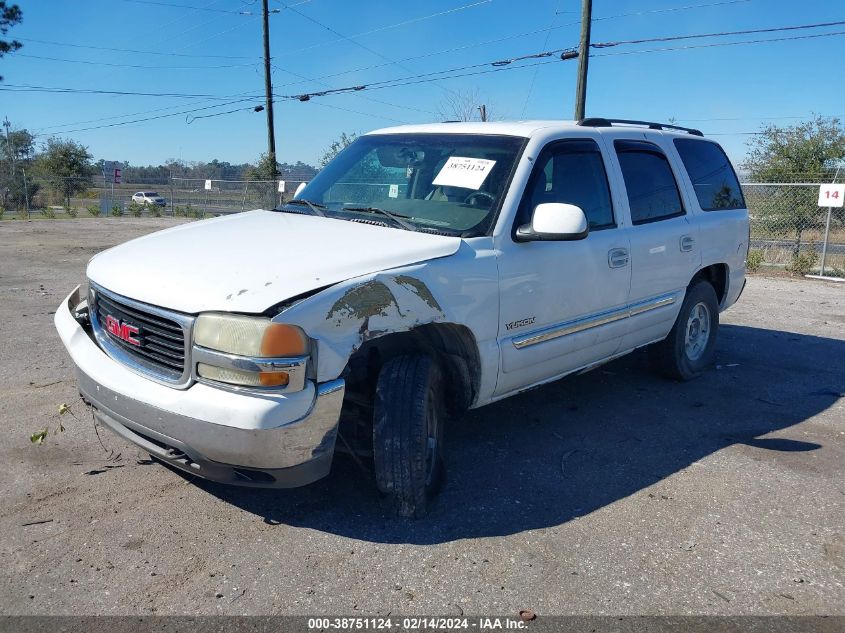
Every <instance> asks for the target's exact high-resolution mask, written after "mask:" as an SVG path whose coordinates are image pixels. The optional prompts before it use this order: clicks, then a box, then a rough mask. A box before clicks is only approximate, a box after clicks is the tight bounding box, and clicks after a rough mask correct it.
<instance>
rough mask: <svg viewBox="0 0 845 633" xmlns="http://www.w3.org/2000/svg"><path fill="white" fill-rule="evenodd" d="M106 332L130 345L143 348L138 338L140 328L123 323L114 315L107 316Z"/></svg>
mask: <svg viewBox="0 0 845 633" xmlns="http://www.w3.org/2000/svg"><path fill="white" fill-rule="evenodd" d="M106 330H107V331H108V333H109V334H111V335H112V336H116V337H117V338H119V339H120V340H121V341H126V342H127V343H129V344H130V345H137V346H138V347H141V340H140V339H139V338H136V337H137V335H138V328H137V327H135V326H134V325H129V324H128V323H125V322H124V323H121V322H120V321H118V320H117V319H115V318H114V317H113V316H112V315H110V314H108V315H106Z"/></svg>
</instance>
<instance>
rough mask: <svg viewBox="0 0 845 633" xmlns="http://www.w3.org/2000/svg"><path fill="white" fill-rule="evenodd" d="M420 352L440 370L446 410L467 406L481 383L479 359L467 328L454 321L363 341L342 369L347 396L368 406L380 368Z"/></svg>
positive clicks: (474, 343) (450, 410)
mask: <svg viewBox="0 0 845 633" xmlns="http://www.w3.org/2000/svg"><path fill="white" fill-rule="evenodd" d="M419 353H424V354H429V355H430V356H432V357H433V358H434V359H435V360H436V361H437V362H438V363H439V365H440V367H441V370H442V371H443V374H444V378H445V381H444V382H445V383H446V384H445V387H446V394H445V395H446V407H447V410H448V411H449V412H450V413H451V414H459V413H460V412H462V411H464V410H466V409H467V408H469V407H470V406H471V405H472V403H473V402H474V401H475V399H476V397H477V396H478V392H479V389H480V386H481V358H480V355H479V352H478V345H477V344H476V341H475V337H474V336H473V334H472V332H471V331H470V329H469V328H467V327H466V326H463V325H459V324H456V323H428V324H425V325H420V326H418V327H415V328H414V329H412V330H409V331H407V332H397V333H392V334H385V335H383V336H379V337H378V338H374V339H370V340H368V341H366V342H364V344H363V345H361V347H360V348H359V349H357V350H356V351H355V353H354V354H352V356H351V357H350V358H349V362H348V363H347V365H346V368H345V369H344V372H343V377H344V378H345V380H346V384H347V388H346V393H347V394H348V396H349V399H350V400H351V401H352V402H353V403H355V404H357V405H359V406H365V407H366V406H371V404H372V401H373V397H374V394H375V385H376V382H377V381H378V375H379V372H380V370H381V367H382V366H383V365H384V364H385V363H386V362H388V361H389V360H391V359H392V358H396V357H397V356H402V355H407V354H419Z"/></svg>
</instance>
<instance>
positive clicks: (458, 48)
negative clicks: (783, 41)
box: [280, 0, 751, 87]
mask: <svg viewBox="0 0 845 633" xmlns="http://www.w3.org/2000/svg"><path fill="white" fill-rule="evenodd" d="M750 1H751V0H722V1H721V2H709V3H704V4H692V5H685V6H681V7H670V8H667V9H651V10H648V11H637V12H633V13H618V14H615V15H608V16H603V17H598V18H593V22H597V21H600V20H614V19H617V18H625V17H631V16H638V15H646V14H652V13H671V12H677V11H686V10H690V9H702V8H708V7H715V6H721V5H730V4H740V3H745V2H750ZM579 24H581V22H569V23H567V24H560V25H558V26H553V27H548V28H543V29H536V30H534V31H525V32H522V33H515V34H512V35H506V36H504V37H499V38H495V39H491V40H482V41H480V42H474V43H472V44H464V45H462V46H455V47H452V48H446V49H441V50H438V51H431V52H428V53H423V54H422V55H414V56H411V57H404V58H402V59H399V60H397V61H398V62H409V61H417V60H420V59H427V58H429V57H436V56H438V55H445V54H447V53H456V52H459V51H463V50H467V49H470V48H476V47H478V46H487V45H489V44H499V43H501V42H506V41H508V40H512V39H518V38H521V37H528V36H531V35H539V34H542V33H550V32H551V31H555V30H557V29H562V28H565V27H567V26H575V25H579ZM352 37H355V36H352ZM320 45H322V44H320ZM309 48H310V47H309ZM301 50H307V49H297V50H296V51H291V52H297V51H301ZM392 65H393V63H392V62H391V63H386V64H374V65H370V66H363V67H359V68H353V69H351V70H344V71H340V72H336V73H331V74H329V75H321V76H319V77H317V78H316V79H317V80H319V79H332V78H334V77H340V76H342V75H349V74H352V73H357V72H363V71H367V70H374V69H376V68H384V67H385V66H392ZM298 83H303V82H295V83H289V84H285V85H287V86H291V85H297V84H298ZM280 87H281V86H280Z"/></svg>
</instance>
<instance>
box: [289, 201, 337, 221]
mask: <svg viewBox="0 0 845 633" xmlns="http://www.w3.org/2000/svg"><path fill="white" fill-rule="evenodd" d="M285 204H286V205H289V204H299V205H303V206H306V207H308V208H309V209H310V210H311V213H313V214H314V215H319V216H320V217H321V218H324V217H326V214H325V213H323V211H322V209H325V208H327V207H326V205H324V204H320V203H319V202H311V201H310V200H306V199H305V198H294V199H293V200H289V201H288V202H286V203H285Z"/></svg>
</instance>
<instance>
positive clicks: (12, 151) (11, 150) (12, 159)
mask: <svg viewBox="0 0 845 633" xmlns="http://www.w3.org/2000/svg"><path fill="white" fill-rule="evenodd" d="M3 127H5V128H6V150H7V151H8V152H9V171H10V172H11V174H12V179H14V178H15V149H14V148H13V147H12V137H11V136H10V135H9V129H10V128H11V127H12V124H11V123H9V117H6V119H5V120H4V121H3Z"/></svg>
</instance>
